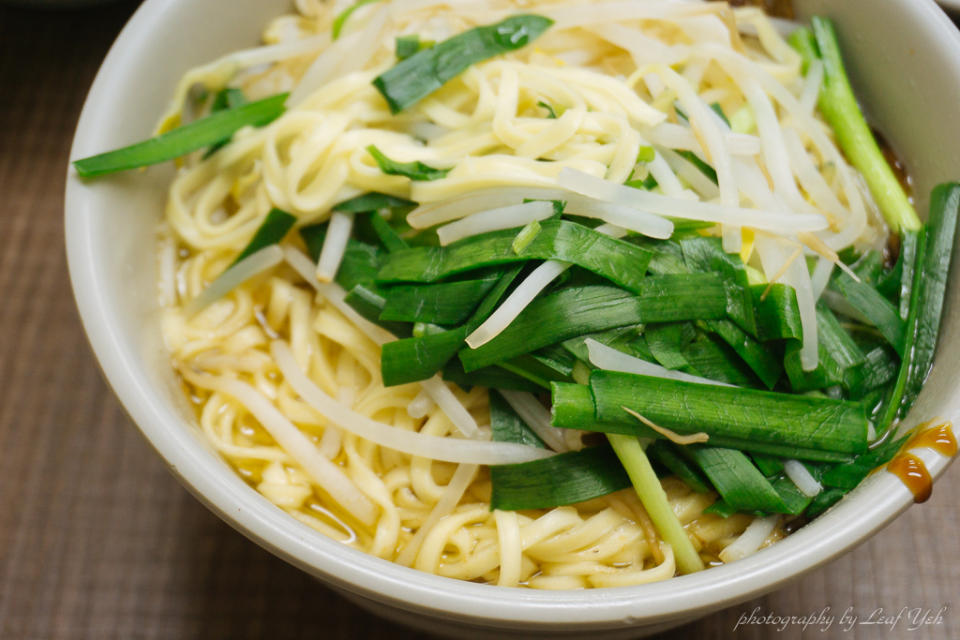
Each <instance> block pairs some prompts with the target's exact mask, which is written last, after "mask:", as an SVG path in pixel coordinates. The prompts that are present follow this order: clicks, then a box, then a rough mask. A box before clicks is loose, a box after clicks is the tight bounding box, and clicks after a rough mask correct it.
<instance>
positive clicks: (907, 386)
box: [877, 182, 960, 434]
mask: <svg viewBox="0 0 960 640" xmlns="http://www.w3.org/2000/svg"><path fill="white" fill-rule="evenodd" d="M958 213H960V184H958V183H955V182H949V183H944V184H941V185H938V186H937V187H935V188H934V190H933V192H932V193H931V195H930V216H929V218H928V220H927V225H926V227H925V228H924V230H923V232H922V233H921V234H920V237H919V242H918V246H917V251H916V258H915V260H916V266H915V267H914V268H913V269H912V271H913V272H914V273H913V276H914V281H913V285H912V289H911V296H910V313H909V315H908V317H907V323H906V324H907V328H906V339H905V341H904V351H903V352H904V357H903V360H902V362H901V364H900V372H899V374H898V375H897V380H896V383H895V384H894V386H893V388H892V389H891V391H890V397H889V399H888V401H887V403H886V405H885V408H884V411H883V413H882V416H881V418H880V423H879V424H878V428H877V431H878V433H880V434H883V433H885V432H886V430H887V429H889V428H890V427H891V426H892V425H893V423H894V421H895V420H897V419H898V418H899V417H902V416H903V415H905V414H906V412H907V411H908V410H909V409H910V407H911V406H912V405H913V402H914V400H916V397H917V394H919V393H920V389H921V387H922V386H923V383H924V381H925V380H926V378H927V375H928V374H929V373H930V368H931V367H932V366H933V355H934V351H935V350H936V345H937V336H938V335H939V332H940V316H941V314H942V312H943V299H944V296H945V294H946V282H947V274H948V273H949V271H950V261H951V255H952V252H953V243H954V237H955V235H956V228H957V217H958ZM906 272H907V269H906V268H905V269H904V273H906Z"/></svg>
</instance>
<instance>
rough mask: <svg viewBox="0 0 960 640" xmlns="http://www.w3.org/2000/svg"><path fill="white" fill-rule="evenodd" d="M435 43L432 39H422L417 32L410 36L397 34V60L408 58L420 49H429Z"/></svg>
mask: <svg viewBox="0 0 960 640" xmlns="http://www.w3.org/2000/svg"><path fill="white" fill-rule="evenodd" d="M433 45H434V42H433V41H432V40H421V39H420V36H418V35H417V34H415V33H414V34H410V35H408V36H397V46H396V54H397V60H406V59H407V58H409V57H410V56H412V55H413V54H415V53H417V52H418V51H421V50H423V49H429V48H430V47H432V46H433Z"/></svg>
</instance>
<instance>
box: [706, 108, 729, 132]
mask: <svg viewBox="0 0 960 640" xmlns="http://www.w3.org/2000/svg"><path fill="white" fill-rule="evenodd" d="M710 108H711V109H713V112H714V113H715V114H717V115H718V116H720V119H721V120H723V123H724V124H726V125H727V126H728V127H729V126H730V121H729V120H727V114H725V113H724V112H723V107H721V106H720V103H719V102H711V103H710Z"/></svg>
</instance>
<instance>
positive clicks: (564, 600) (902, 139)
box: [66, 0, 960, 637]
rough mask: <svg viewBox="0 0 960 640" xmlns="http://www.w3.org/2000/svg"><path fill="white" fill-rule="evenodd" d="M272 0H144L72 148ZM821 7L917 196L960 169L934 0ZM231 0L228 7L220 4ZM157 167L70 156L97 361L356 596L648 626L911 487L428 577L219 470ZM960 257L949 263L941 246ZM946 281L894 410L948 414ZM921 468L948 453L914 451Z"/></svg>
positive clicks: (959, 92)
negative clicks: (161, 262)
mask: <svg viewBox="0 0 960 640" xmlns="http://www.w3.org/2000/svg"><path fill="white" fill-rule="evenodd" d="M288 4H289V3H288V2H287V1H286V0H234V1H233V2H226V1H225V0H146V2H144V3H143V5H142V6H141V7H140V8H139V10H138V11H137V12H136V14H135V15H134V16H133V18H132V19H131V20H130V22H129V24H127V26H126V27H125V28H124V30H123V32H122V33H121V34H120V37H119V38H118V39H117V41H116V43H115V44H114V46H113V48H112V49H111V51H110V53H109V54H108V56H107V58H106V60H105V61H104V63H103V66H102V68H101V69H100V73H99V74H98V75H97V78H96V81H95V82H94V84H93V87H92V88H91V90H90V93H89V96H88V97H87V101H86V105H85V106H84V109H83V113H82V115H81V117H80V121H79V124H78V126H77V131H76V137H75V139H74V143H73V149H72V153H71V158H80V157H84V156H87V155H91V154H94V153H97V152H100V151H102V150H104V149H109V148H114V147H118V146H121V145H123V144H126V143H128V142H129V141H131V140H136V139H140V138H142V137H144V136H145V135H146V134H147V133H148V132H149V131H151V129H152V127H153V125H154V123H155V121H156V119H157V118H158V116H159V115H160V114H161V113H162V112H163V111H164V109H165V107H166V105H167V102H168V100H169V96H170V95H171V92H172V91H173V88H174V87H175V86H176V83H177V81H178V80H179V78H180V77H181V75H182V74H183V72H184V71H186V70H187V69H188V68H190V67H193V66H196V65H198V64H201V63H204V62H207V61H209V60H212V59H214V58H216V57H218V56H220V55H223V54H224V53H227V52H229V51H232V50H236V49H240V48H244V47H249V46H253V45H255V44H256V43H257V42H258V39H259V35H260V33H261V30H262V28H263V26H264V25H265V24H266V23H267V21H268V20H269V19H270V18H272V17H274V16H276V15H278V14H280V13H282V12H283V11H286V10H288V8H289V7H288ZM795 4H796V8H797V11H798V13H799V14H800V16H801V17H808V16H810V15H812V14H815V13H823V14H827V15H830V16H831V17H833V18H834V19H835V20H836V22H837V24H838V26H839V31H840V34H841V38H842V44H843V46H844V51H845V54H846V57H847V60H848V68H849V72H850V74H851V76H852V79H853V82H854V84H855V87H856V89H857V91H858V95H859V97H860V98H861V100H862V102H863V103H864V105H866V106H867V109H868V111H869V116H870V118H871V119H872V121H873V122H875V123H876V124H877V125H878V126H879V128H880V129H881V130H882V131H883V132H884V134H885V136H886V137H887V139H888V140H889V141H890V143H891V144H892V146H893V147H894V149H896V151H897V152H898V154H899V155H900V156H901V157H902V158H903V160H904V161H905V163H906V165H907V167H908V168H909V170H910V172H911V174H912V175H913V178H914V184H915V190H916V193H917V194H918V198H917V199H918V202H917V204H918V209H919V210H920V211H924V210H925V208H926V206H927V201H926V194H929V192H930V189H931V188H932V187H933V186H934V185H935V184H937V183H939V182H942V181H945V180H949V179H953V178H957V177H960V145H957V144H956V141H957V140H960V119H957V118H956V117H955V108H956V107H955V105H957V104H960V35H958V33H957V31H956V29H955V28H954V26H953V25H952V23H950V21H949V20H948V19H947V17H946V16H945V15H944V14H943V13H942V12H941V10H940V9H938V8H937V6H936V5H935V4H934V3H933V2H932V0H848V1H847V2H842V3H840V2H827V1H826V0H798V1H797V2H796V3H795ZM225 12H229V19H225V17H224V13H225ZM171 177H172V169H171V168H170V167H155V168H152V169H150V170H148V171H145V172H128V173H126V174H120V175H117V176H115V177H111V178H108V179H103V180H97V181H90V182H85V181H82V180H80V179H79V178H78V177H77V176H76V175H75V173H74V172H73V171H72V170H70V172H69V176H68V180H67V190H66V237H67V253H68V258H69V267H70V276H71V279H72V283H73V289H74V294H75V296H76V300H77V305H78V307H79V309H80V314H81V317H82V320H83V324H84V327H85V329H86V331H87V334H88V336H89V339H90V342H91V344H92V346H93V349H94V351H95V353H96V356H97V358H98V360H99V362H100V365H101V366H102V368H103V371H104V373H105V374H106V377H107V379H108V381H109V383H110V385H111V386H112V387H113V389H114V391H115V392H116V394H117V397H118V398H119V399H120V401H121V402H122V403H123V405H124V407H125V408H126V410H127V411H128V412H129V414H130V416H131V418H132V419H133V421H134V422H135V423H136V424H137V426H138V427H139V428H140V430H141V432H142V433H143V435H144V437H145V438H146V439H147V440H148V441H149V442H150V443H151V445H152V446H153V447H154V448H155V449H156V451H157V452H158V453H159V454H160V456H162V457H163V459H164V460H165V461H166V463H167V464H168V465H169V467H170V470H171V472H172V473H173V474H174V475H175V476H176V477H177V478H179V479H180V481H181V482H182V483H183V484H184V485H185V486H186V487H187V488H188V489H189V490H190V491H192V492H193V494H194V495H195V496H196V497H197V498H198V499H199V500H200V501H202V502H203V503H204V504H205V505H207V506H208V507H209V508H210V509H211V510H212V511H214V512H215V513H216V514H218V515H219V516H220V517H221V518H223V519H224V520H225V521H227V522H228V523H230V524H231V525H232V526H234V527H235V528H236V529H237V530H239V531H240V532H242V533H243V534H244V535H246V536H248V537H249V538H250V539H252V540H254V541H255V542H257V543H258V544H260V545H262V546H263V547H265V548H266V549H268V550H270V551H271V552H273V553H274V554H276V555H278V556H279V557H281V558H283V559H285V560H287V561H288V562H290V563H292V564H294V565H296V566H298V567H300V568H301V569H303V570H304V571H307V572H309V573H311V574H312V575H314V576H316V577H317V578H319V579H321V580H323V581H324V582H325V583H327V584H329V585H330V586H331V587H333V588H335V589H337V590H339V591H341V592H342V593H343V594H345V595H347V596H348V597H350V598H351V599H353V600H355V601H357V602H359V603H361V604H362V605H363V606H366V607H368V608H370V609H371V610H374V611H376V612H377V613H379V614H382V615H384V616H387V617H390V618H393V619H396V620H399V621H402V622H405V623H409V624H413V625H416V626H418V627H422V628H427V629H430V630H432V631H437V632H444V631H447V632H454V631H455V632H456V633H457V635H460V636H463V635H485V634H500V633H503V632H506V631H518V632H527V633H529V632H536V633H543V634H548V635H552V636H557V635H564V634H571V635H582V634H584V633H588V632H589V633H591V634H592V635H597V634H607V635H629V636H633V637H635V636H637V635H639V634H641V633H644V632H654V631H656V630H661V629H664V628H668V627H670V626H674V625H677V624H681V623H683V622H686V621H690V620H692V619H694V618H696V617H698V616H702V615H705V614H707V613H709V612H712V611H716V610H718V609H721V608H723V607H728V606H731V605H733V604H736V603H738V602H742V601H745V600H747V599H749V598H752V597H755V596H757V595H759V594H762V593H765V592H769V591H771V590H773V589H775V588H777V587H778V586H779V585H782V584H783V583H784V582H786V581H788V580H791V579H793V578H796V577H798V576H800V575H801V574H803V573H805V572H807V571H810V570H812V569H814V568H816V567H818V566H821V565H823V564H824V563H826V562H829V561H830V560H831V559H832V558H835V557H837V556H838V555H840V554H842V553H844V552H846V551H848V550H849V549H851V548H852V547H853V546H855V545H857V544H858V543H860V542H862V541H863V540H865V539H866V538H868V537H869V536H871V535H873V534H874V533H876V532H877V531H879V530H880V529H882V528H883V527H884V525H886V524H887V523H888V522H890V521H891V520H892V519H893V518H894V517H896V516H897V515H898V514H899V513H900V512H901V511H903V510H904V509H906V508H907V507H909V506H910V505H911V504H912V502H913V496H912V495H911V494H910V492H909V491H908V490H907V488H906V487H904V486H903V484H902V483H901V482H900V481H899V480H898V479H896V478H895V477H893V476H892V475H890V474H888V473H877V474H874V475H872V476H871V477H870V478H868V479H867V481H865V482H864V483H863V484H862V485H861V486H860V487H858V488H857V489H856V490H855V491H853V492H852V493H851V494H849V495H848V496H847V497H846V498H845V499H844V500H842V501H841V502H840V503H839V504H838V505H836V506H835V507H834V508H832V509H831V510H830V511H828V512H827V513H825V514H824V515H822V516H821V517H819V518H817V519H816V520H814V521H813V522H812V523H810V524H809V525H807V526H806V527H803V528H802V529H800V530H799V531H797V532H796V533H794V534H792V535H791V536H789V537H788V538H786V539H785V540H783V541H780V542H778V543H777V544H775V545H773V546H771V547H769V548H766V549H763V550H761V551H760V552H758V553H755V554H753V555H752V556H750V557H748V558H746V559H743V560H740V561H738V562H735V563H732V564H729V565H725V566H721V567H717V568H712V569H709V570H708V571H704V572H701V573H698V574H694V575H689V576H682V577H678V578H674V579H671V580H667V581H665V582H660V583H653V584H646V585H640V586H635V587H621V588H616V589H596V590H591V591H567V592H537V591H533V590H524V589H508V588H501V587H495V586H488V585H481V584H474V583H468V582H462V581H456V580H451V579H447V578H442V577H439V576H434V575H428V574H425V573H421V572H418V571H415V570H413V569H408V568H405V567H402V566H399V565H396V564H393V563H390V562H387V561H385V560H381V559H378V558H375V557H373V556H370V555H367V554H364V553H362V552H359V551H356V550H353V549H350V548H347V547H344V546H343V545H341V544H339V543H337V542H335V541H333V540H332V539H328V538H326V537H324V536H323V535H321V534H320V533H317V532H316V531H314V530H313V529H311V528H309V527H307V526H306V525H304V524H302V523H300V522H298V521H296V520H294V519H293V518H291V517H289V516H288V515H286V514H285V513H283V512H282V511H281V510H280V509H278V508H276V507H274V506H273V505H272V504H271V503H270V502H268V501H267V500H266V498H264V497H262V496H261V495H259V494H258V493H257V492H256V491H255V490H254V489H252V488H251V487H250V486H248V485H247V484H246V483H245V482H244V481H243V480H241V478H240V477H239V476H238V475H237V474H235V473H234V471H233V470H232V469H231V468H230V466H229V465H228V464H227V463H226V462H225V461H224V460H223V459H221V458H220V457H219V456H218V455H217V454H216V452H215V451H214V450H213V449H212V447H211V446H210V445H209V444H208V443H207V442H206V440H205V439H204V437H203V435H202V434H201V432H200V430H199V429H198V427H197V423H196V418H195V415H194V412H193V410H192V409H191V407H189V406H188V405H187V402H186V399H185V398H184V394H183V392H182V389H181V387H180V386H179V384H178V383H177V381H176V379H175V376H174V372H173V370H172V368H171V366H170V362H169V358H168V356H167V354H166V352H165V350H164V347H163V343H162V339H161V332H160V327H159V313H158V306H157V295H156V291H157V285H156V265H155V257H154V246H155V241H156V232H157V224H158V221H159V220H160V218H161V215H162V211H163V205H164V200H165V194H166V188H167V185H168V183H169V180H170V179H171ZM957 262H960V261H957ZM957 262H955V264H954V269H953V274H952V280H951V281H950V285H949V294H948V300H947V307H946V309H945V313H944V326H943V332H942V334H941V343H940V350H939V353H938V356H937V362H936V364H935V367H934V370H933V373H932V374H931V376H930V379H929V381H928V384H927V385H926V387H925V389H924V390H923V393H922V394H921V396H920V398H919V400H918V402H917V404H916V405H915V407H914V409H913V411H912V413H911V415H910V416H909V418H908V424H915V423H917V422H919V421H921V420H924V419H929V418H933V417H935V416H940V417H943V418H946V419H950V420H954V421H955V422H956V421H958V419H960V394H956V393H955V381H956V380H960V314H957V313H956V311H957V310H958V305H960V272H958V268H957V267H958V264H957ZM917 453H918V455H919V456H920V457H921V458H923V459H924V461H925V462H926V464H927V466H928V468H929V469H930V472H931V474H932V475H933V476H934V477H937V476H939V475H941V474H942V473H943V471H944V469H945V468H946V466H947V464H948V462H949V461H948V459H946V458H943V457H941V456H939V455H937V454H935V453H933V452H932V451H930V450H920V451H918V452H917Z"/></svg>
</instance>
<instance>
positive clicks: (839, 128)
mask: <svg viewBox="0 0 960 640" xmlns="http://www.w3.org/2000/svg"><path fill="white" fill-rule="evenodd" d="M811 23H812V26H813V33H812V34H811V32H810V30H809V29H806V28H802V29H798V30H796V31H795V32H794V33H793V35H791V37H790V42H791V44H792V45H793V46H794V48H796V49H797V50H798V51H799V52H800V55H801V56H802V57H803V58H804V62H805V64H807V65H809V63H810V62H811V61H812V60H813V56H816V57H817V58H819V59H820V60H822V61H823V70H824V78H823V86H822V87H821V89H820V97H819V100H818V104H819V106H820V112H821V113H822V114H823V117H824V118H825V119H826V121H827V123H829V125H830V127H831V128H832V129H833V133H834V135H836V137H837V142H838V143H839V144H840V148H841V149H843V152H844V154H846V156H847V158H849V159H850V162H851V163H852V164H853V166H854V167H856V168H857V170H859V171H860V174H861V175H863V178H864V180H865V181H866V183H867V186H868V187H869V188H870V193H872V194H873V198H874V200H876V202H877V205H878V206H879V207H880V211H881V212H882V213H883V217H884V218H885V219H886V221H887V224H888V225H890V228H892V229H894V230H895V231H896V232H898V233H902V232H904V231H911V230H915V229H919V228H920V219H919V218H918V217H917V212H916V211H914V209H913V205H911V204H910V200H909V199H908V198H907V194H906V193H904V191H903V187H901V186H900V182H899V181H898V180H897V177H896V176H895V175H894V174H893V170H892V169H891V168H890V165H889V164H887V161H886V159H885V158H884V157H883V153H882V152H881V151H880V147H879V146H878V145H877V141H876V140H875V139H874V137H873V133H872V132H871V131H870V127H869V125H867V121H866V120H865V119H864V117H863V113H862V112H861V111H860V106H859V105H858V104H857V99H856V96H854V94H853V88H852V87H851V86H850V81H849V79H848V78H847V72H846V69H844V65H843V57H842V56H841V53H840V45H839V43H838V41H837V34H836V30H835V29H834V26H833V22H832V21H831V20H830V19H829V18H825V17H821V16H814V17H813V19H812V20H811Z"/></svg>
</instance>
